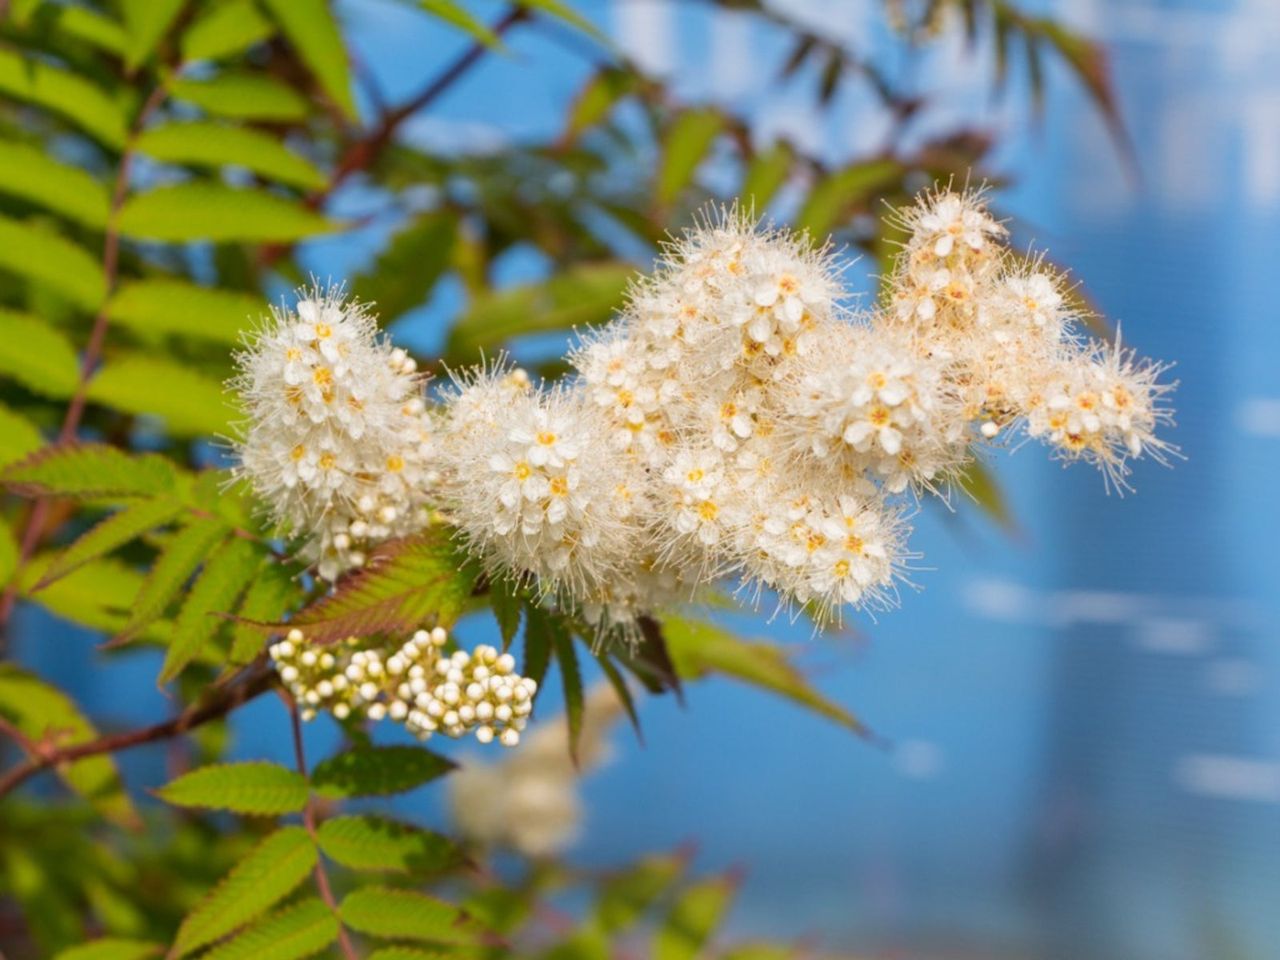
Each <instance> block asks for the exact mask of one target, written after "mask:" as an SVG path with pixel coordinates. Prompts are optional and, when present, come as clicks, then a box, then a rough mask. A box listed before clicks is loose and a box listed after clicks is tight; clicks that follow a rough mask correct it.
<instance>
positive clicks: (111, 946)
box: [53, 937, 164, 960]
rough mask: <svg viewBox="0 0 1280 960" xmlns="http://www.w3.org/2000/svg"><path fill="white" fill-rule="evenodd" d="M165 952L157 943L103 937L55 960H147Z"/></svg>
mask: <svg viewBox="0 0 1280 960" xmlns="http://www.w3.org/2000/svg"><path fill="white" fill-rule="evenodd" d="M163 950H164V948H163V947H161V946H160V945H159V944H157V943H148V942H147V941H145V940H125V939H122V938H119V937H103V938H102V939H101V940H90V941H89V942H88V943H82V944H80V945H79V946H75V947H70V948H68V949H66V950H63V951H62V952H61V953H59V954H58V955H57V956H55V957H54V958H53V960H147V958H148V957H154V956H156V955H158V954H159V953H161V952H162V951H163Z"/></svg>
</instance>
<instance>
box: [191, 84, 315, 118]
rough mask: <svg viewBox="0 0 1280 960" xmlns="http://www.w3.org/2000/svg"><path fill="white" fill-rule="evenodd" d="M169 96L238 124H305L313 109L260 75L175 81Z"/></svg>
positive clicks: (284, 87)
mask: <svg viewBox="0 0 1280 960" xmlns="http://www.w3.org/2000/svg"><path fill="white" fill-rule="evenodd" d="M169 90H170V92H171V93H172V94H173V96H174V97H175V98H176V99H178V100H186V101H187V102H188V103H193V104H195V105H196V106H197V107H199V108H200V109H202V110H204V111H205V113H208V114H211V115H212V116H215V117H230V118H232V119H235V120H278V121H283V122H290V121H299V120H305V119H306V118H307V115H308V114H309V113H310V112H311V105H310V104H309V103H307V100H306V98H305V97H303V96H302V95H301V94H299V93H298V92H297V91H295V90H294V89H292V88H291V87H287V86H285V85H284V84H283V83H281V82H280V81H278V80H273V79H272V78H271V77H267V76H263V75H262V74H257V73H220V74H218V75H217V76H216V77H213V78H211V79H209V80H175V81H173V82H172V83H171V84H170V87H169Z"/></svg>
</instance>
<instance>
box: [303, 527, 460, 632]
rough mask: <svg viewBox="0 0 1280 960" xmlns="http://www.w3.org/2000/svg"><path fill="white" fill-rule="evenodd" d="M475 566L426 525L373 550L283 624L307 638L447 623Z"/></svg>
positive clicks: (443, 535)
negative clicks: (361, 563) (363, 561)
mask: <svg viewBox="0 0 1280 960" xmlns="http://www.w3.org/2000/svg"><path fill="white" fill-rule="evenodd" d="M475 581H476V570H475V566H474V564H472V563H471V562H470V561H469V560H468V559H467V558H466V555H465V554H464V553H463V551H462V550H461V549H460V548H459V547H458V546H457V545H456V544H455V543H454V542H453V540H452V539H451V538H450V536H449V534H448V532H447V531H445V530H443V529H440V528H438V527H437V528H432V529H428V530H426V531H424V532H423V533H420V534H418V535H417V536H414V537H409V538H407V539H404V540H393V541H390V542H388V543H386V544H384V545H383V546H381V547H379V548H378V549H377V550H375V551H374V552H373V553H372V554H371V555H370V557H369V562H368V563H367V565H366V566H365V567H364V568H363V569H361V570H360V571H358V572H357V573H355V574H353V575H351V576H349V577H347V578H345V579H344V580H342V581H340V582H339V584H338V587H337V589H336V590H335V591H334V592H333V593H331V594H329V595H328V596H326V597H323V598H322V599H321V600H319V601H318V602H316V603H314V604H312V605H311V606H309V607H307V608H306V609H305V610H302V611H301V612H300V613H298V615H297V616H295V617H294V618H293V619H292V620H290V621H289V626H291V627H298V628H299V629H301V630H303V631H304V632H305V633H306V634H307V637H308V639H310V640H312V641H313V642H319V643H325V642H329V641H334V640H341V639H343V638H344V637H349V636H368V635H369V634H371V633H381V632H387V633H406V634H407V633H412V632H413V631H414V630H416V629H418V628H419V627H422V626H424V625H425V626H436V625H444V626H448V625H449V624H451V623H453V621H454V620H456V619H457V618H458V617H459V616H460V615H461V614H462V612H463V610H464V609H465V608H466V605H467V601H468V600H469V599H470V597H471V591H472V589H473V588H474V586H475Z"/></svg>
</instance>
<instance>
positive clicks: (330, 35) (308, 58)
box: [262, 0, 356, 119]
mask: <svg viewBox="0 0 1280 960" xmlns="http://www.w3.org/2000/svg"><path fill="white" fill-rule="evenodd" d="M262 3H263V6H265V7H266V8H267V10H268V11H269V12H270V14H271V16H272V17H274V18H275V21H276V23H278V24H279V25H280V30H281V32H282V33H283V34H284V35H285V37H286V38H287V39H288V41H289V43H290V44H291V45H292V46H293V48H294V49H295V50H297V52H298V56H299V57H300V58H301V59H302V62H303V63H305V64H306V65H307V68H308V69H309V70H310V71H311V72H312V73H313V74H314V75H315V78H316V79H317V80H318V81H320V86H321V87H322V88H323V89H324V92H325V93H326V94H328V96H329V99H330V100H332V101H333V102H334V104H336V105H337V107H338V108H339V109H340V110H341V111H342V112H343V113H344V114H346V115H347V117H348V118H349V119H355V117H356V104H355V100H354V99H353V97H352V95H351V67H350V64H349V63H348V61H347V51H346V48H345V47H344V46H343V45H342V31H341V30H340V29H339V27H338V23H337V21H336V20H335V19H334V16H333V11H332V10H331V9H330V6H329V4H328V3H327V2H326V0H262Z"/></svg>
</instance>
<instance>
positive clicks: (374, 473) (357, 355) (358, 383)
mask: <svg viewBox="0 0 1280 960" xmlns="http://www.w3.org/2000/svg"><path fill="white" fill-rule="evenodd" d="M236 359H237V362H238V365H239V367H240V375H239V377H238V378H237V379H236V380H235V381H233V386H234V387H235V389H236V390H237V391H238V392H239V394H240V396H241V398H242V400H243V402H244V404H245V406H246V408H247V412H248V420H247V423H246V426H245V429H244V431H243V435H242V437H241V438H240V440H239V442H238V444H237V448H238V453H239V457H240V463H239V467H238V471H239V473H240V475H242V476H244V477H247V478H248V479H249V481H250V482H251V483H252V485H253V487H254V490H255V492H256V493H257V494H258V496H259V497H260V498H261V500H262V501H263V502H264V503H266V504H268V505H269V507H270V509H271V511H272V514H273V516H274V518H275V520H276V521H277V522H278V523H279V524H280V525H281V526H282V527H283V528H284V529H285V530H287V531H288V532H289V533H291V534H296V535H299V536H301V537H304V538H305V541H306V542H305V545H304V547H303V550H302V556H303V558H304V559H306V560H308V561H310V562H313V563H314V564H315V565H316V569H317V571H318V572H319V574H320V576H322V577H324V578H325V579H328V580H333V579H336V578H337V577H338V575H339V574H341V573H343V572H344V571H345V570H348V569H351V568H352V567H359V566H362V565H363V564H364V561H365V556H366V551H367V550H368V548H369V547H371V546H373V545H375V544H377V543H380V542H382V541H383V540H386V539H388V538H391V537H398V536H404V535H405V534H408V533H411V532H413V531H415V530H417V529H420V528H421V527H422V526H423V525H424V524H425V522H426V518H427V513H426V509H425V506H426V503H427V500H428V496H429V492H430V487H431V484H432V483H433V482H434V472H433V468H432V462H433V440H432V434H433V431H432V427H431V415H430V413H429V411H428V410H427V406H426V404H425V402H424V400H423V396H422V378H421V377H420V376H419V375H418V373H417V370H416V364H415V362H414V361H413V359H412V358H411V357H409V356H408V355H407V354H406V353H405V352H404V351H403V350H400V349H396V348H393V347H392V346H391V345H390V344H389V343H387V342H385V341H384V340H380V339H379V338H378V336H377V326H376V324H375V322H374V319H373V317H372V316H371V315H370V314H369V313H368V312H367V311H366V309H365V308H364V307H363V306H361V305H359V304H355V303H349V302H346V301H345V300H344V299H343V297H342V294H341V291H337V290H329V291H327V292H326V291H320V290H312V291H309V292H308V294H307V296H305V297H304V298H303V299H301V300H300V301H299V302H298V304H297V306H296V307H295V308H294V309H293V310H291V311H290V310H284V309H276V310H273V311H272V316H271V318H270V320H269V321H268V322H267V323H266V325H265V326H264V327H263V328H262V329H261V330H259V331H258V332H257V333H256V334H255V335H254V336H253V337H252V338H251V340H250V342H249V344H248V346H247V349H246V350H244V351H243V352H242V353H240V354H239V355H238V356H237V358H236Z"/></svg>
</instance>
